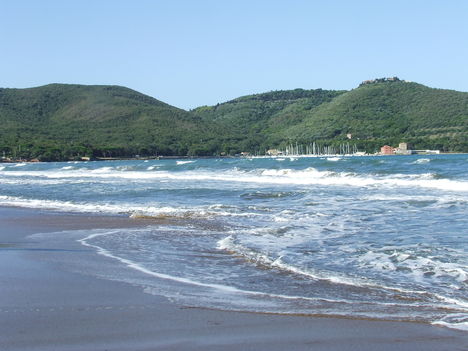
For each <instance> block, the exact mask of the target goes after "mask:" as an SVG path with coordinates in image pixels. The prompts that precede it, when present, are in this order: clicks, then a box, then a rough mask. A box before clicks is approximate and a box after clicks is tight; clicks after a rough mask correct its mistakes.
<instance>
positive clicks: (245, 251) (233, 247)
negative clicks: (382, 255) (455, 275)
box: [217, 235, 468, 311]
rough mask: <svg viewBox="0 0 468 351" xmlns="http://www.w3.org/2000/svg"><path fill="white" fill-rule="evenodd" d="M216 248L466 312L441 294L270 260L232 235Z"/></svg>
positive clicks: (466, 307) (272, 265)
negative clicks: (445, 304)
mask: <svg viewBox="0 0 468 351" xmlns="http://www.w3.org/2000/svg"><path fill="white" fill-rule="evenodd" d="M217 248H218V249H219V250H224V251H227V252H230V253H231V254H233V255H238V256H239V257H242V258H244V259H245V260H247V261H249V262H252V263H254V264H258V265H260V266H264V267H268V268H274V269H279V270H283V271H286V272H289V273H293V274H297V275H300V276H303V277H307V278H308V279H311V280H317V281H327V282H329V283H332V284H339V285H347V286H353V287H358V288H366V289H373V290H379V291H387V292H389V293H392V294H396V295H398V296H399V297H398V298H399V299H401V298H404V296H402V295H401V294H405V295H408V298H409V299H410V300H413V299H414V296H420V297H421V298H423V299H424V300H426V299H427V298H428V297H432V298H433V299H435V300H438V301H440V302H444V303H447V304H449V305H451V307H454V306H456V309H458V310H463V311H468V302H466V301H463V300H459V299H456V298H452V297H447V296H443V295H441V294H437V293H431V292H428V291H425V290H414V289H408V288H403V287H396V286H388V285H384V284H380V283H378V282H374V281H371V280H369V279H362V278H357V277H349V276H344V275H340V274H338V273H337V272H327V273H324V272H317V271H314V270H312V269H310V268H308V269H303V268H300V267H297V266H294V265H291V264H288V263H286V262H284V261H283V257H282V256H281V255H279V256H278V257H276V258H271V257H269V256H268V254H265V253H262V252H259V251H256V250H253V249H250V248H247V247H245V246H243V245H242V244H239V243H237V242H236V241H235V239H234V237H233V236H232V235H229V236H227V237H226V238H224V239H221V240H219V241H218V243H217Z"/></svg>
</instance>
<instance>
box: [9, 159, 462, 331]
mask: <svg viewBox="0 0 468 351" xmlns="http://www.w3.org/2000/svg"><path fill="white" fill-rule="evenodd" d="M0 205H7V206H23V207H32V208H42V209H52V210H60V211H72V212H91V213H101V214H125V215H128V216H132V217H135V218H138V217H155V218H157V219H169V221H165V222H163V224H161V221H159V222H155V224H154V225H151V226H149V227H144V228H132V229H112V230H95V231H86V232H82V233H81V234H80V235H81V236H80V237H79V238H77V239H78V240H79V241H80V242H81V243H82V244H83V245H86V246H89V247H92V248H94V249H96V250H97V251H98V252H99V253H100V254H102V255H105V256H107V257H109V258H111V259H112V262H115V271H113V272H108V273H106V274H109V278H112V279H114V278H116V277H117V276H118V278H119V279H123V280H127V281H129V282H132V283H135V282H136V281H135V279H136V278H135V277H134V276H132V273H131V272H132V271H135V272H136V271H138V273H139V274H143V275H144V276H145V277H146V279H144V281H140V282H136V283H140V284H142V285H144V286H145V288H146V290H147V291H150V292H154V293H158V294H163V295H165V296H168V297H170V298H172V299H176V300H178V301H181V302H182V303H185V304H188V305H195V306H205V307H214V308H224V309H233V310H246V311H264V312H276V313H305V314H325V315H344V316H353V317H371V318H382V319H397V320H418V321H425V322H432V323H439V324H443V325H448V326H452V327H457V328H460V329H463V328H467V326H468V298H467V296H468V294H467V287H468V255H467V242H468V239H467V235H468V230H467V228H468V216H467V214H468V211H467V210H468V155H433V156H432V155H431V156H399V157H398V156H395V157H393V156H387V157H328V158H326V157H323V158H320V157H315V158H310V157H309V158H297V157H295V158H289V157H285V158H280V159H270V158H265V159H262V158H259V159H197V160H190V161H188V160H151V161H112V162H87V163H84V162H80V163H74V162H69V163H37V164H1V165H0ZM158 223H159V224H158ZM62 235H64V234H63V233H62ZM124 266H127V267H130V268H131V269H130V270H128V269H126V270H119V268H118V267H124ZM112 275H114V276H112Z"/></svg>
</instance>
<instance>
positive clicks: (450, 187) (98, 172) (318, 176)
mask: <svg viewBox="0 0 468 351" xmlns="http://www.w3.org/2000/svg"><path fill="white" fill-rule="evenodd" d="M181 162H194V161H181ZM0 176H6V177H13V176H14V177H46V178H105V179H112V178H116V179H119V178H120V179H132V180H151V179H168V180H189V181H190V180H195V181H204V180H206V181H220V182H236V183H255V184H282V185H288V184H292V185H322V186H352V187H390V188H395V187H409V188H412V187H423V188H434V189H439V190H447V191H457V192H465V191H468V181H463V180H451V179H434V176H433V175H432V174H422V175H421V174H420V175H418V174H409V175H407V174H395V175H389V176H377V175H370V174H362V175H360V174H356V173H349V172H331V171H319V170H317V169H315V168H312V167H309V168H306V169H302V170H292V169H263V170H261V171H260V173H258V172H253V171H239V170H230V171H222V172H210V171H184V172H169V171H162V170H161V171H157V172H148V171H134V170H133V171H130V170H126V171H119V170H116V169H114V168H113V167H101V168H98V169H95V170H91V171H90V170H88V169H86V170H69V171H67V172H63V171H57V170H55V171H54V170H51V171H24V172H20V171H14V172H6V171H0Z"/></svg>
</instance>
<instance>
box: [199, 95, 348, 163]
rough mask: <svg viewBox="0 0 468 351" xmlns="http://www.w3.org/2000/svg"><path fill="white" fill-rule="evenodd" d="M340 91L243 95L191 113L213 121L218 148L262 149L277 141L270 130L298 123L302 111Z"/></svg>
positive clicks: (236, 150)
mask: <svg viewBox="0 0 468 351" xmlns="http://www.w3.org/2000/svg"><path fill="white" fill-rule="evenodd" d="M343 93H344V91H332V90H322V89H316V90H303V89H295V90H280V91H272V92H268V93H263V94H255V95H247V96H243V97H240V98H237V99H234V100H231V101H228V102H225V103H222V104H218V105H216V106H203V107H199V108H197V109H195V110H192V111H191V112H192V113H193V114H194V115H196V116H198V117H200V118H202V119H203V120H204V121H206V122H208V123H210V124H215V126H216V129H217V130H218V131H219V132H218V137H219V138H220V146H221V149H220V150H221V151H222V152H225V153H228V154H229V153H230V154H233V153H239V152H241V151H250V152H254V151H258V152H264V151H265V150H266V149H268V148H270V147H271V146H273V145H275V144H278V143H279V142H281V140H280V139H278V138H276V136H275V135H274V134H273V133H272V130H281V131H283V130H285V128H287V127H289V126H293V125H297V124H298V123H300V122H302V120H303V118H304V117H305V115H306V114H305V112H306V111H309V110H311V109H313V108H314V107H317V106H319V105H321V104H323V103H326V102H330V101H332V100H333V99H334V98H335V97H337V96H339V95H340V94H343Z"/></svg>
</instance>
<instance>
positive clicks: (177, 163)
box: [176, 161, 196, 165]
mask: <svg viewBox="0 0 468 351" xmlns="http://www.w3.org/2000/svg"><path fill="white" fill-rule="evenodd" d="M194 162H196V161H176V165H186V164H189V163H194Z"/></svg>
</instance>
